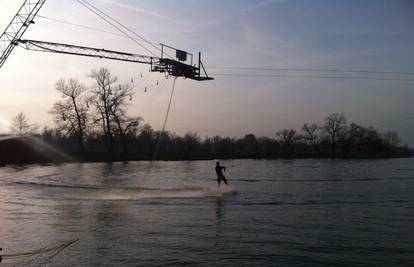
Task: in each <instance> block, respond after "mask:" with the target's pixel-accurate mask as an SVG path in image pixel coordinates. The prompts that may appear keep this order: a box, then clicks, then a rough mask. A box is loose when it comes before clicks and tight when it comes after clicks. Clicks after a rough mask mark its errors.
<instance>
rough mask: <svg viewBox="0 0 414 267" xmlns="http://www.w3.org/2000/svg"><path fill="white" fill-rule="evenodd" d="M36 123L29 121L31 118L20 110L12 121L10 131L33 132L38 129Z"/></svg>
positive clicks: (19, 132) (18, 132)
mask: <svg viewBox="0 0 414 267" xmlns="http://www.w3.org/2000/svg"><path fill="white" fill-rule="evenodd" d="M38 128H39V127H38V126H37V125H36V124H31V123H29V118H28V117H27V116H26V115H25V114H24V113H23V112H20V113H19V114H17V115H16V116H15V117H13V119H12V121H11V126H10V131H11V132H12V133H16V134H33V133H35V132H36V131H37V130H38Z"/></svg>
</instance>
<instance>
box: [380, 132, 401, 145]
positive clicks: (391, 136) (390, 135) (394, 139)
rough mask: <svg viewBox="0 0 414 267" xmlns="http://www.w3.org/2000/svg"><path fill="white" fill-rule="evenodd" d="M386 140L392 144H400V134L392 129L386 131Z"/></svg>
mask: <svg viewBox="0 0 414 267" xmlns="http://www.w3.org/2000/svg"><path fill="white" fill-rule="evenodd" d="M384 140H385V142H386V143H387V144H388V145H390V146H399V145H400V143H401V140H400V137H399V136H398V134H397V133H396V132H392V131H389V132H386V133H384Z"/></svg>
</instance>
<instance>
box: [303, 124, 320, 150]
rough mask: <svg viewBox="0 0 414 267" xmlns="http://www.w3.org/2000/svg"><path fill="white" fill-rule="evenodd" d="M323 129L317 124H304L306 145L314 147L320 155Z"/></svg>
mask: <svg viewBox="0 0 414 267" xmlns="http://www.w3.org/2000/svg"><path fill="white" fill-rule="evenodd" d="M320 131H321V127H320V126H319V125H318V124H316V123H312V124H307V123H305V124H303V126H302V132H303V133H304V135H303V139H304V140H305V143H307V144H308V145H310V146H311V147H313V149H315V151H316V153H317V154H318V155H320V154H321V150H320V147H319V146H320V143H321V135H320Z"/></svg>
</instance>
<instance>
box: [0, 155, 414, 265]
mask: <svg viewBox="0 0 414 267" xmlns="http://www.w3.org/2000/svg"><path fill="white" fill-rule="evenodd" d="M222 163H223V165H225V166H228V168H227V171H226V175H227V178H228V181H229V183H230V186H229V187H225V186H222V188H221V189H218V188H217V183H216V180H215V173H214V165H215V162H214V161H192V162H152V163H151V162H128V163H113V164H108V163H88V164H62V165H27V166H16V167H5V168H0V247H2V248H3V250H2V251H1V254H2V255H3V262H2V263H0V266H1V267H3V266H14V265H15V266H175V265H178V266H184V265H187V266H414V159H413V158H410V159H389V160H227V161H222Z"/></svg>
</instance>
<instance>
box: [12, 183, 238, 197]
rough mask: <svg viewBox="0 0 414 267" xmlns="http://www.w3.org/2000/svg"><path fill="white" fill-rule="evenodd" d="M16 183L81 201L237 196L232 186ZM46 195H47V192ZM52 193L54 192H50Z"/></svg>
mask: <svg viewBox="0 0 414 267" xmlns="http://www.w3.org/2000/svg"><path fill="white" fill-rule="evenodd" d="M14 184H15V185H18V186H25V187H28V188H31V189H35V190H36V189H40V190H48V191H49V193H56V194H55V195H56V196H58V197H62V198H66V199H79V200H140V199H149V198H160V199H162V198H205V197H220V196H225V195H235V194H237V190H236V189H235V188H234V187H232V186H223V187H221V188H217V187H214V186H212V187H208V186H206V187H205V186H177V187H165V188H150V187H109V186H99V185H89V184H61V183H44V182H26V181H17V182H14ZM46 195H47V194H46ZM50 195H51V194H50Z"/></svg>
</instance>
